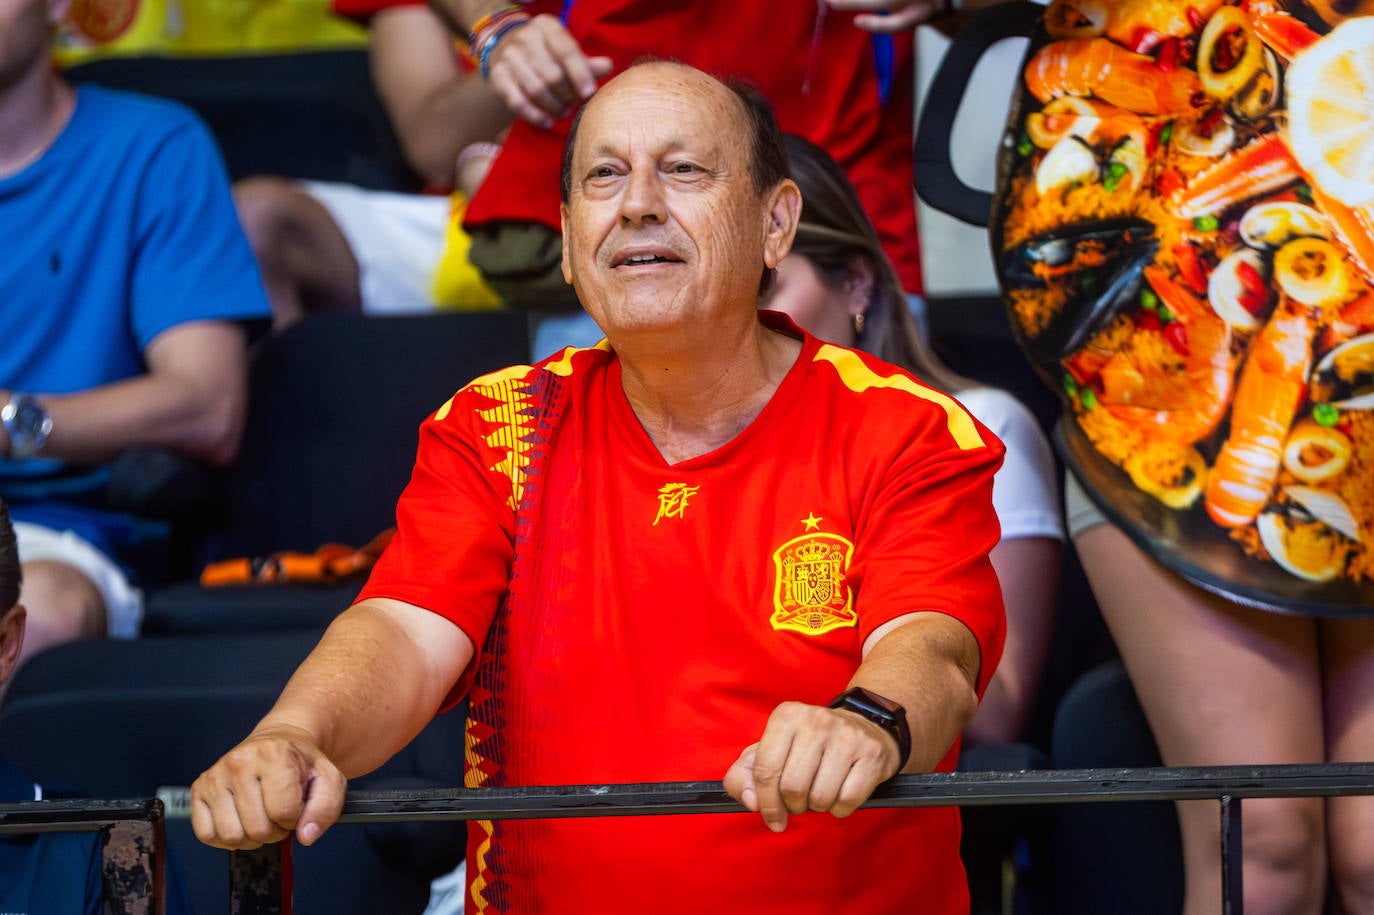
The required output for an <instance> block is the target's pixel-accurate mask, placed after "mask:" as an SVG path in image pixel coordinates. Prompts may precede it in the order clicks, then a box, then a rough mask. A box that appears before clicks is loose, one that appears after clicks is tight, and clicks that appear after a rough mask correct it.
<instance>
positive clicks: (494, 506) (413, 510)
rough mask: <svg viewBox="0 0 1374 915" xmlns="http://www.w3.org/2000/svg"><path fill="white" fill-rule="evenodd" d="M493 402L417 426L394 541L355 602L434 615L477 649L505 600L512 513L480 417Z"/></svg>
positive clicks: (471, 391) (449, 408) (491, 436)
mask: <svg viewBox="0 0 1374 915" xmlns="http://www.w3.org/2000/svg"><path fill="white" fill-rule="evenodd" d="M496 403H497V402H496V401H494V400H493V399H492V398H491V397H490V396H488V389H484V388H480V387H477V386H475V385H473V386H469V387H467V388H464V389H463V390H462V391H459V392H458V393H457V394H455V395H454V397H453V399H452V400H451V401H450V402H449V403H448V404H447V405H445V407H444V408H443V409H441V410H439V412H438V413H436V414H435V415H434V416H432V417H430V418H429V419H427V420H426V421H425V422H424V424H423V425H421V427H420V446H419V451H418V453H417V455H416V459H415V470H414V472H413V474H412V475H411V479H410V483H409V485H407V486H406V489H405V491H404V492H403V493H402V494H401V498H400V501H399V502H398V503H397V506H396V536H395V537H394V538H393V539H392V541H391V544H390V545H389V546H388V547H387V548H386V551H385V552H384V553H383V554H382V556H381V558H380V559H379V560H378V561H377V564H376V566H375V567H374V568H373V570H372V574H371V577H370V578H369V579H368V582H367V585H366V586H364V588H363V590H362V593H361V594H359V595H358V600H365V599H367V598H370V597H387V598H393V599H395V600H400V601H405V602H406V603H409V604H414V605H416V606H418V607H424V608H425V609H427V610H430V611H433V612H434V613H438V614H439V615H440V616H443V617H444V618H445V619H448V620H450V621H452V622H453V623H454V624H455V625H457V626H458V627H459V628H461V629H462V630H463V632H464V633H466V634H467V636H468V637H469V638H470V639H472V642H473V644H474V645H475V646H477V647H478V649H479V650H480V648H481V646H482V643H483V641H484V640H485V638H486V633H487V628H488V627H489V626H490V624H491V620H492V618H493V616H494V615H495V613H496V609H497V607H498V606H499V604H500V602H501V600H502V599H503V597H504V596H505V593H506V588H507V584H508V582H509V578H510V568H511V562H512V558H513V555H514V547H513V544H514V528H515V513H514V510H513V509H512V507H511V504H512V496H511V494H512V487H511V481H510V477H509V476H508V475H507V474H506V473H504V472H502V470H501V467H502V466H503V461H505V463H509V461H508V460H506V458H508V452H507V451H506V450H504V449H502V448H501V447H500V446H499V444H497V443H498V442H499V440H500V436H499V434H497V433H496V430H497V428H498V425H497V424H496V423H492V422H489V421H487V420H486V419H484V418H483V416H482V412H483V411H490V410H491V409H492V407H493V405H495V404H496Z"/></svg>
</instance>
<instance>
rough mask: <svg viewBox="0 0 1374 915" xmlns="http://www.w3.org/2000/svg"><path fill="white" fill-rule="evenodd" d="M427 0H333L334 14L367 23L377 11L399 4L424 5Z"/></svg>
mask: <svg viewBox="0 0 1374 915" xmlns="http://www.w3.org/2000/svg"><path fill="white" fill-rule="evenodd" d="M424 5H425V0H333V3H332V8H333V10H334V15H336V16H342V17H344V18H345V19H353V20H355V21H357V22H361V23H363V24H364V25H366V24H367V20H368V19H369V18H371V17H372V16H373V14H375V13H379V12H381V11H382V10H386V9H391V8H393V7H397V6H424Z"/></svg>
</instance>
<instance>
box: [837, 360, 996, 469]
mask: <svg viewBox="0 0 1374 915" xmlns="http://www.w3.org/2000/svg"><path fill="white" fill-rule="evenodd" d="M816 361H817V362H829V363H830V364H831V365H833V366H835V371H836V372H837V373H839V376H840V380H841V381H843V382H844V385H845V387H847V388H849V389H850V390H851V391H853V392H854V393H855V394H862V393H863V392H864V391H867V390H869V389H870V388H892V389H894V390H897V391H902V392H903V393H906V394H910V395H912V396H913V397H918V398H920V399H921V400H925V401H929V402H930V403H933V404H935V405H936V406H938V407H940V408H941V409H942V410H944V411H945V425H946V426H947V427H948V428H949V434H950V437H951V438H953V439H954V443H955V444H956V445H958V446H959V449H960V450H961V451H972V450H973V449H975V448H983V447H986V446H985V443H984V442H983V438H982V436H981V435H979V434H978V427H977V426H975V425H974V424H973V417H971V416H969V414H968V411H967V410H965V409H964V408H963V407H962V406H960V405H959V403H958V402H957V401H956V400H955V399H954V398H953V397H950V396H949V395H948V394H944V393H941V392H940V391H936V390H932V389H931V388H928V387H925V386H924V385H920V384H917V383H916V382H914V381H912V380H911V379H910V378H908V377H907V376H905V375H879V374H878V373H877V372H875V371H873V370H872V369H871V368H869V367H868V366H867V365H865V364H864V361H863V360H862V359H860V358H859V356H858V354H857V353H854V352H853V351H851V350H847V349H841V348H840V347H838V346H833V345H831V344H829V343H825V344H822V345H821V348H820V350H819V351H817V353H816Z"/></svg>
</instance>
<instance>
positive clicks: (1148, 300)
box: [1140, 289, 1159, 311]
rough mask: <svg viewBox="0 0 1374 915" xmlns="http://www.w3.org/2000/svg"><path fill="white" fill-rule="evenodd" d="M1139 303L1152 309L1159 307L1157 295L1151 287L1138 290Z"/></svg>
mask: <svg viewBox="0 0 1374 915" xmlns="http://www.w3.org/2000/svg"><path fill="white" fill-rule="evenodd" d="M1140 304H1141V305H1143V306H1145V307H1146V308H1148V309H1150V310H1151V311H1154V310H1155V309H1156V308H1158V307H1159V296H1157V295H1155V294H1154V291H1153V290H1151V289H1142V290H1140Z"/></svg>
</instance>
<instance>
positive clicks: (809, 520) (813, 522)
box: [802, 512, 821, 531]
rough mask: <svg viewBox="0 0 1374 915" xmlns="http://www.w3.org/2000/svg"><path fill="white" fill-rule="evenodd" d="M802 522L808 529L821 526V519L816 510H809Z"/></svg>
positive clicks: (811, 529) (812, 529)
mask: <svg viewBox="0 0 1374 915" xmlns="http://www.w3.org/2000/svg"><path fill="white" fill-rule="evenodd" d="M802 524H804V525H806V529H807V530H808V531H814V530H816V529H818V528H819V527H820V526H821V519H820V518H817V517H816V513H815V512H807V513H806V517H805V518H803V519H802Z"/></svg>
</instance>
